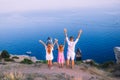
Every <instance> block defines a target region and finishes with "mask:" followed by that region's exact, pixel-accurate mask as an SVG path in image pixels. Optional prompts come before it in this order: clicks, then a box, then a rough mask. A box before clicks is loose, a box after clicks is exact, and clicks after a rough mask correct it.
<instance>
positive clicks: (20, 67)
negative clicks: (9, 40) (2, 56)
mask: <svg viewBox="0 0 120 80" xmlns="http://www.w3.org/2000/svg"><path fill="white" fill-rule="evenodd" d="M0 72H1V73H0V80H119V78H114V77H111V75H110V73H108V72H105V71H103V70H100V69H98V68H95V67H92V66H89V65H86V64H79V65H75V67H74V69H71V68H66V67H65V66H64V68H59V67H58V64H57V63H54V64H53V68H52V69H48V67H47V64H43V63H37V64H31V65H28V64H20V63H14V62H10V63H7V64H0ZM5 78H9V79H5ZM13 78H14V79H13Z"/></svg>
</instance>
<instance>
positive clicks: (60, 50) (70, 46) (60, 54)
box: [39, 29, 82, 69]
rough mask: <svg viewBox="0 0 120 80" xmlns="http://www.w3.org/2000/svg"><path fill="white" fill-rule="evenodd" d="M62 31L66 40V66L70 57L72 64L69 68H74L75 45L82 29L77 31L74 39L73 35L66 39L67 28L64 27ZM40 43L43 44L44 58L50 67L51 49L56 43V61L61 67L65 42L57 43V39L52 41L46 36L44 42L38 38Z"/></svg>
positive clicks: (63, 60) (68, 65)
mask: <svg viewBox="0 0 120 80" xmlns="http://www.w3.org/2000/svg"><path fill="white" fill-rule="evenodd" d="M64 33H65V40H66V41H67V44H68V50H67V62H66V64H67V67H70V59H71V60H72V66H71V68H74V59H75V45H76V43H77V42H78V40H79V38H80V35H81V33H82V30H80V31H79V32H78V37H77V39H76V40H75V41H74V37H73V36H70V38H69V39H68V35H67V29H64ZM39 42H40V43H42V44H43V45H44V46H45V50H46V60H47V62H48V67H49V68H50V69H51V67H52V60H53V58H54V57H53V49H54V45H55V44H57V48H58V63H59V67H61V68H62V67H63V65H64V62H65V59H64V47H65V44H64V45H62V44H60V45H59V44H58V40H57V39H55V41H54V43H53V42H52V39H51V38H49V37H48V39H47V42H46V43H44V42H43V41H42V40H39Z"/></svg>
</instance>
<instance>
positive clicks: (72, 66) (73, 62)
mask: <svg viewBox="0 0 120 80" xmlns="http://www.w3.org/2000/svg"><path fill="white" fill-rule="evenodd" d="M74 64H75V62H74V60H72V68H74Z"/></svg>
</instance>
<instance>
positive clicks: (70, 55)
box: [64, 29, 82, 68]
mask: <svg viewBox="0 0 120 80" xmlns="http://www.w3.org/2000/svg"><path fill="white" fill-rule="evenodd" d="M64 33H65V37H66V41H67V43H68V51H67V67H68V66H69V63H70V58H71V60H72V68H73V67H74V58H75V45H76V43H77V42H78V40H79V38H80V35H81V33H82V30H80V31H79V33H78V37H77V39H76V40H75V41H74V37H73V36H71V37H70V40H68V36H67V29H64Z"/></svg>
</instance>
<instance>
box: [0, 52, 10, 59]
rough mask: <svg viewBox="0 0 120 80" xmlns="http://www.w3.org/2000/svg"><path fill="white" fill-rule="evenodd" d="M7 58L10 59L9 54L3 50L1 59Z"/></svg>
mask: <svg viewBox="0 0 120 80" xmlns="http://www.w3.org/2000/svg"><path fill="white" fill-rule="evenodd" d="M9 57H10V54H9V53H8V51H6V50H3V51H2V52H1V58H9Z"/></svg>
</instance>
